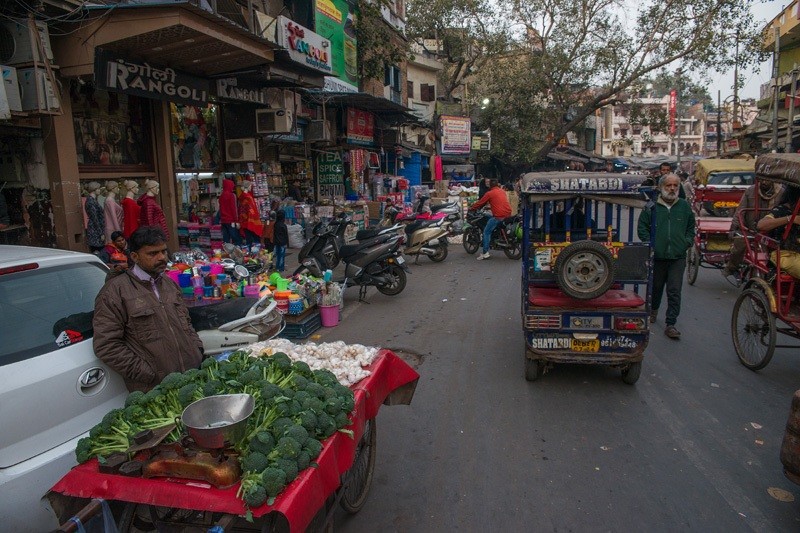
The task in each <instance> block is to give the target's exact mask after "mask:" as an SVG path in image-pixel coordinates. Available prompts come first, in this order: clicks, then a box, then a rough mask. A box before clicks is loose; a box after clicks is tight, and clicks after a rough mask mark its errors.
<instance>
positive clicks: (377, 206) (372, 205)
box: [367, 202, 382, 219]
mask: <svg viewBox="0 0 800 533" xmlns="http://www.w3.org/2000/svg"><path fill="white" fill-rule="evenodd" d="M381 207H382V203H381V202H367V209H368V210H369V218H372V219H379V218H381V211H382V210H381Z"/></svg>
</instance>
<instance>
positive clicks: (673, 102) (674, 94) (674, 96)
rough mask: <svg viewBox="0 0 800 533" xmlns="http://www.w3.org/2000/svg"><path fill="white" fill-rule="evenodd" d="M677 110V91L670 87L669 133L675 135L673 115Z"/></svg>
mask: <svg viewBox="0 0 800 533" xmlns="http://www.w3.org/2000/svg"><path fill="white" fill-rule="evenodd" d="M677 112H678V91H676V90H675V89H672V90H671V91H670V92H669V134H670V135H675V131H676V130H677V128H676V127H675V115H676V114H677Z"/></svg>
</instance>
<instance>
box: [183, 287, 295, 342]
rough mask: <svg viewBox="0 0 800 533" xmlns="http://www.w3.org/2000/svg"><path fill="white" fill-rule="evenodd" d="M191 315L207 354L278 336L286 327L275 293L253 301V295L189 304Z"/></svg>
mask: <svg viewBox="0 0 800 533" xmlns="http://www.w3.org/2000/svg"><path fill="white" fill-rule="evenodd" d="M189 316H190V317H191V319H192V327H194V329H195V331H197V334H198V335H199V336H200V340H201V341H203V350H204V351H205V354H206V355H217V354H220V353H223V352H227V351H231V350H237V349H239V348H243V347H245V346H247V345H249V344H252V343H254V342H259V341H265V340H269V339H272V338H273V337H276V336H277V335H279V334H280V333H281V331H283V328H284V327H286V322H285V321H284V319H283V315H282V314H281V313H280V312H278V310H277V308H276V303H275V301H274V300H272V297H271V296H263V297H261V298H259V299H258V300H257V301H256V302H255V303H253V299H252V298H233V299H230V300H222V301H221V302H219V303H214V304H209V305H203V306H196V307H189Z"/></svg>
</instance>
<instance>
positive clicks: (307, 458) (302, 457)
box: [297, 450, 311, 472]
mask: <svg viewBox="0 0 800 533" xmlns="http://www.w3.org/2000/svg"><path fill="white" fill-rule="evenodd" d="M309 465H311V454H310V453H308V451H307V450H300V454H299V455H298V456H297V469H298V470H299V471H300V472H302V471H303V470H305V469H306V468H308V467H309Z"/></svg>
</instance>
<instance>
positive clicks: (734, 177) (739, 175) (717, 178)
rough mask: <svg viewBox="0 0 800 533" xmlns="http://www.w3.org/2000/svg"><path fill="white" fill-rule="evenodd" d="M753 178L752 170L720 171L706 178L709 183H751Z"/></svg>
mask: <svg viewBox="0 0 800 533" xmlns="http://www.w3.org/2000/svg"><path fill="white" fill-rule="evenodd" d="M754 180H755V174H754V173H753V172H721V173H716V174H712V175H711V176H709V178H708V184H709V185H752V184H753V181H754Z"/></svg>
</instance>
